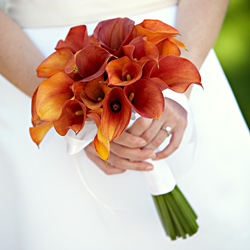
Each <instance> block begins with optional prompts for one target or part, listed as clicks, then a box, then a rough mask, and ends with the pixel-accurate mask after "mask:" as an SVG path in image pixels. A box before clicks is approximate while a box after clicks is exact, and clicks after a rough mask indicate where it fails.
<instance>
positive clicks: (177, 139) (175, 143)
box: [153, 130, 184, 160]
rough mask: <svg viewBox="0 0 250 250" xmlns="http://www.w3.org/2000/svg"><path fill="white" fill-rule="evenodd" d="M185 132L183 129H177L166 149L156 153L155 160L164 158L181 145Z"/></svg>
mask: <svg viewBox="0 0 250 250" xmlns="http://www.w3.org/2000/svg"><path fill="white" fill-rule="evenodd" d="M183 134H184V131H182V130H177V131H175V132H174V133H173V134H172V137H171V139H170V142H169V144H168V146H167V147H166V148H165V149H164V150H162V151H160V152H158V153H156V157H155V158H154V159H153V160H159V159H163V158H166V157H168V156H169V155H171V154H172V153H174V152H175V151H176V150H177V149H178V148H179V146H180V143H181V140H182V137H183Z"/></svg>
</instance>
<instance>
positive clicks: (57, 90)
mask: <svg viewBox="0 0 250 250" xmlns="http://www.w3.org/2000/svg"><path fill="white" fill-rule="evenodd" d="M73 82H74V81H73V80H72V79H71V78H70V77H69V76H68V75H66V74H65V73H62V72H59V73H57V74H55V75H53V76H52V77H50V78H49V79H46V80H44V81H43V82H42V83H41V84H40V85H39V87H38V90H37V97H36V107H37V114H38V116H39V117H40V118H41V120H45V121H55V120H57V119H58V118H59V116H60V115H61V112H62V105H63V103H64V102H65V101H67V100H69V99H71V98H72V97H73V92H72V90H71V86H72V84H73Z"/></svg>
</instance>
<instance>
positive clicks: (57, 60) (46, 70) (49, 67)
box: [36, 49, 73, 78]
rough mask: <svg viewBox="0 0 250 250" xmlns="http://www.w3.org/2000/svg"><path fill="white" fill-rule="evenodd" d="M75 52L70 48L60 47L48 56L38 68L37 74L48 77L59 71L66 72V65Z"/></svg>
mask: <svg viewBox="0 0 250 250" xmlns="http://www.w3.org/2000/svg"><path fill="white" fill-rule="evenodd" d="M71 56H73V54H72V53H71V52H70V50H68V49H60V50H58V51H56V52H54V53H53V54H51V55H50V56H49V57H48V58H46V59H45V60H44V61H43V62H42V63H41V64H40V65H39V66H38V68H37V70H36V71H37V76H38V77H40V78H48V77H51V76H52V75H54V74H56V73H58V72H64V67H65V65H66V63H67V62H68V60H69V59H70V58H71Z"/></svg>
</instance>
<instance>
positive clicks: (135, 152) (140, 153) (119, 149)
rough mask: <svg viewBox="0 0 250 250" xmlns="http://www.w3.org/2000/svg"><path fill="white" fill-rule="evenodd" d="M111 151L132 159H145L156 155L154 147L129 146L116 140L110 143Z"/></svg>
mask: <svg viewBox="0 0 250 250" xmlns="http://www.w3.org/2000/svg"><path fill="white" fill-rule="evenodd" d="M110 152H112V153H113V154H115V155H117V156H119V157H121V158H125V159H129V160H132V161H133V160H134V161H144V160H146V159H151V158H154V157H155V153H154V150H152V149H140V148H129V147H124V146H121V145H119V144H117V143H114V142H111V143H110Z"/></svg>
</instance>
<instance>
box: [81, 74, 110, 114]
mask: <svg viewBox="0 0 250 250" xmlns="http://www.w3.org/2000/svg"><path fill="white" fill-rule="evenodd" d="M110 90H111V88H110V87H108V86H107V85H106V84H105V83H104V79H103V75H102V76H99V77H98V78H96V79H94V80H92V81H90V82H88V83H86V85H85V88H84V90H83V91H82V93H81V95H80V97H81V100H82V101H83V102H84V103H85V105H86V106H87V107H88V108H89V109H94V110H95V109H99V108H100V107H101V106H102V103H103V99H104V98H105V96H107V94H108V93H109V92H110Z"/></svg>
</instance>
